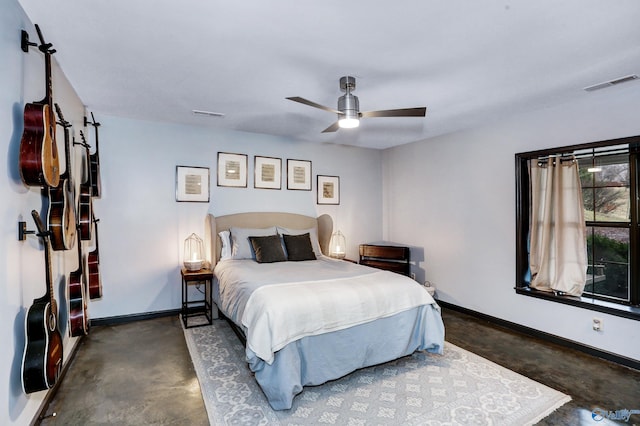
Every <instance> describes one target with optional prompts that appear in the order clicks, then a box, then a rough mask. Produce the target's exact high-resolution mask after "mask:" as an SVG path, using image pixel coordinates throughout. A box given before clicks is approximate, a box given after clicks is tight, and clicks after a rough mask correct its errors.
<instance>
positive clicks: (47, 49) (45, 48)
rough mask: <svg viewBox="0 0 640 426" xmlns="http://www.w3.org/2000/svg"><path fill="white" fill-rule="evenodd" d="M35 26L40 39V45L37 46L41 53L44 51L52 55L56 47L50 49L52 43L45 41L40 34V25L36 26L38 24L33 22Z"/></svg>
mask: <svg viewBox="0 0 640 426" xmlns="http://www.w3.org/2000/svg"><path fill="white" fill-rule="evenodd" d="M35 27H36V31H37V32H38V38H39V39H40V45H39V46H38V49H39V50H40V51H41V52H42V53H46V54H49V55H53V54H54V53H56V49H52V47H53V44H51V43H45V41H44V37H43V36H42V31H40V27H39V26H38V24H35Z"/></svg>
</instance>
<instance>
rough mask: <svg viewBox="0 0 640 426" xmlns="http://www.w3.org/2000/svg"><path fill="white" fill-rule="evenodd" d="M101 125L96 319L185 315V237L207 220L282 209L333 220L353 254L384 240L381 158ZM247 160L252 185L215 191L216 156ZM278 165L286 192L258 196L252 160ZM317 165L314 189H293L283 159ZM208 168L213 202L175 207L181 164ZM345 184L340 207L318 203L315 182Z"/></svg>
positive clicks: (256, 138)
mask: <svg viewBox="0 0 640 426" xmlns="http://www.w3.org/2000/svg"><path fill="white" fill-rule="evenodd" d="M93 112H94V114H95V116H96V120H98V121H100V122H101V127H100V167H101V173H102V197H101V198H99V199H95V200H94V209H95V211H96V214H97V215H99V217H100V267H101V274H102V282H103V297H102V299H100V300H96V301H92V303H91V306H90V308H91V311H90V312H91V317H92V318H97V319H105V318H109V317H115V316H126V315H133V314H143V313H147V312H158V311H170V310H174V309H179V307H180V303H181V289H180V266H181V262H182V247H183V242H184V239H185V238H187V236H189V235H190V234H191V233H192V232H195V233H196V234H198V235H199V236H200V237H204V232H205V217H206V214H207V213H211V214H213V215H214V216H222V215H226V214H231V213H239V212H245V211H263V212H268V211H284V212H291V213H299V214H304V215H309V216H314V217H315V216H319V215H321V214H325V213H326V214H329V215H331V216H332V218H333V221H334V225H336V226H337V227H339V228H340V229H341V230H342V232H343V233H344V234H345V235H346V236H347V239H348V240H347V244H348V246H349V247H348V256H349V257H354V256H357V253H358V244H359V243H360V242H365V241H368V240H375V239H379V238H380V237H381V232H382V231H381V229H382V228H381V223H382V216H381V199H382V189H381V182H382V176H381V169H382V168H381V162H382V154H381V153H380V151H378V150H371V149H363V148H355V147H347V146H340V145H327V144H320V143H308V142H306V143H305V142H300V141H294V140H289V139H283V138H280V137H276V136H268V135H260V134H254V133H245V132H239V131H223V130H220V129H216V128H212V127H206V126H187V125H179V124H174V123H157V122H149V121H143V120H137V119H131V118H123V117H115V116H110V115H107V114H103V113H101V112H100V111H93ZM218 152H227V153H238V154H246V155H247V156H248V185H247V186H248V187H247V188H231V187H223V186H218V185H217V153H218ZM255 155H259V156H268V157H276V158H281V159H282V167H283V172H282V189H280V190H273V189H256V188H254V156H255ZM287 159H299V160H310V161H311V162H312V190H311V191H300V190H288V189H287V182H286V160H287ZM177 165H181V166H199V167H208V168H209V172H210V201H209V202H208V203H200V202H176V199H175V185H176V175H175V173H176V166H177ZM318 174H321V175H332V176H339V177H340V205H318V204H317V203H316V175H318Z"/></svg>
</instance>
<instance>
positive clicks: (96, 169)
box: [85, 113, 102, 198]
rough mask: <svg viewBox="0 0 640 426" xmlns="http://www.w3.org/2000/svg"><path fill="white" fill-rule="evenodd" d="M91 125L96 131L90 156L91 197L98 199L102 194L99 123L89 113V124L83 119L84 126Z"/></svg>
mask: <svg viewBox="0 0 640 426" xmlns="http://www.w3.org/2000/svg"><path fill="white" fill-rule="evenodd" d="M86 124H91V125H92V126H93V128H94V129H95V131H96V152H95V153H93V154H91V195H93V196H94V197H97V198H100V194H101V193H102V179H100V154H99V150H100V146H99V145H98V127H99V126H100V123H96V119H95V117H94V116H93V113H91V123H88V122H87V121H86V117H85V125H86Z"/></svg>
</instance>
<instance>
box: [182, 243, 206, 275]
mask: <svg viewBox="0 0 640 426" xmlns="http://www.w3.org/2000/svg"><path fill="white" fill-rule="evenodd" d="M183 259H184V260H183V262H184V267H185V268H186V269H187V270H188V271H199V270H200V269H202V265H203V263H204V244H203V243H202V238H200V237H198V236H197V235H196V234H191V235H189V236H188V237H187V239H186V240H184V257H183Z"/></svg>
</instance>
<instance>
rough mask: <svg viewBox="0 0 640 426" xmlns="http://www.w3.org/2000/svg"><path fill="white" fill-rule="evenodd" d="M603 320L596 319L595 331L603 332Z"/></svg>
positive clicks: (594, 323)
mask: <svg viewBox="0 0 640 426" xmlns="http://www.w3.org/2000/svg"><path fill="white" fill-rule="evenodd" d="M602 327H603V324H602V319H601V318H594V319H593V330H594V331H602Z"/></svg>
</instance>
